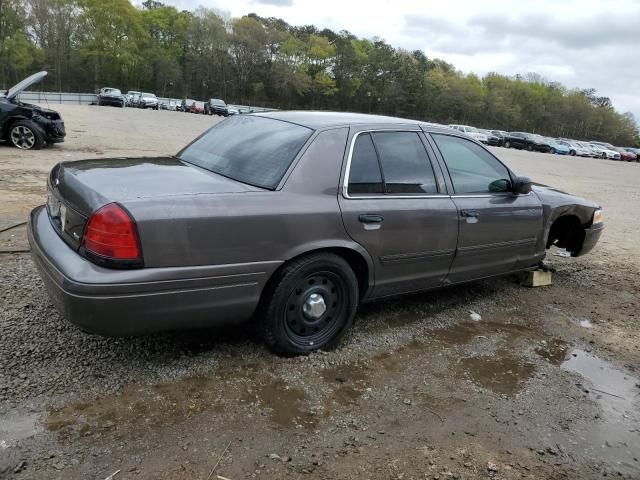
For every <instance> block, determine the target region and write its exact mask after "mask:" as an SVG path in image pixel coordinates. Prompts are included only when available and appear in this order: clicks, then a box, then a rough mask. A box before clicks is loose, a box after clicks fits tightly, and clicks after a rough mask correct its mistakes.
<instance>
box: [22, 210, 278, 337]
mask: <svg viewBox="0 0 640 480" xmlns="http://www.w3.org/2000/svg"><path fill="white" fill-rule="evenodd" d="M28 236H29V243H30V245H31V256H32V258H33V261H34V263H35V264H36V266H37V268H38V270H39V272H40V275H41V277H42V279H43V281H44V284H45V287H46V289H47V292H48V293H49V296H50V297H51V300H52V302H53V304H54V305H55V307H56V309H57V310H58V311H59V312H60V313H61V314H62V315H63V316H64V317H66V318H67V319H68V320H69V321H71V322H72V323H74V324H76V325H78V326H79V327H81V328H82V329H84V330H87V331H90V332H93V333H99V334H102V335H108V336H128V335H137V334H144V333H151V332H158V331H164V330H179V329H186V328H202V327H211V326H215V325H220V324H226V323H237V322H242V321H245V320H247V319H248V318H249V317H250V316H251V315H252V314H253V312H254V310H255V308H256V306H257V304H258V301H259V298H260V293H261V292H262V289H263V288H264V285H265V283H266V281H267V279H268V278H269V276H270V275H271V273H272V272H273V271H274V270H275V269H276V268H277V267H278V266H279V264H280V263H279V262H259V263H251V264H234V265H217V266H192V267H166V268H142V269H135V270H112V269H107V268H103V267H100V266H98V265H95V264H93V263H91V262H89V261H88V260H86V259H85V258H84V257H82V256H80V255H79V254H78V253H77V252H76V251H75V250H73V249H72V248H70V247H69V246H68V245H67V244H66V243H65V242H64V241H63V240H62V239H61V238H60V237H59V236H58V234H57V233H56V231H55V230H54V228H53V226H52V225H51V222H50V221H49V218H48V215H47V213H46V209H45V208H44V207H43V206H41V207H37V208H36V209H34V210H33V211H32V212H31V216H30V219H29V223H28Z"/></svg>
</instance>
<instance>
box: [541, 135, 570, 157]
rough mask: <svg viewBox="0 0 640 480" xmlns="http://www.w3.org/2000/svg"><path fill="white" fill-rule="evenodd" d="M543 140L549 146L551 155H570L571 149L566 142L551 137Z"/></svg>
mask: <svg viewBox="0 0 640 480" xmlns="http://www.w3.org/2000/svg"><path fill="white" fill-rule="evenodd" d="M542 140H543V141H544V142H545V143H546V144H548V145H549V153H552V154H557V155H569V152H570V151H571V148H570V147H569V145H567V144H566V142H562V141H558V140H556V139H555V138H551V137H542Z"/></svg>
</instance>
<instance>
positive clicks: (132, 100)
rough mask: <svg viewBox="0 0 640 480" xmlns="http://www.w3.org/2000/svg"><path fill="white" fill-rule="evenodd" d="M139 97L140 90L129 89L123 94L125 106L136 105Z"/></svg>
mask: <svg viewBox="0 0 640 480" xmlns="http://www.w3.org/2000/svg"><path fill="white" fill-rule="evenodd" d="M139 97H140V92H137V91H135V90H129V91H128V92H127V93H126V95H125V96H124V99H125V101H126V102H127V106H129V107H134V106H137V101H138V98H139Z"/></svg>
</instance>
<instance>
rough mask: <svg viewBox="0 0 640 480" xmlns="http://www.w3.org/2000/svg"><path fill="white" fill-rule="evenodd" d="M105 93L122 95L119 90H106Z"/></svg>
mask: <svg viewBox="0 0 640 480" xmlns="http://www.w3.org/2000/svg"><path fill="white" fill-rule="evenodd" d="M103 92H104V93H113V94H114V95H120V94H121V92H120V90H118V89H117V88H105V89H104V90H103Z"/></svg>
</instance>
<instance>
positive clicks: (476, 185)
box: [431, 133, 511, 193]
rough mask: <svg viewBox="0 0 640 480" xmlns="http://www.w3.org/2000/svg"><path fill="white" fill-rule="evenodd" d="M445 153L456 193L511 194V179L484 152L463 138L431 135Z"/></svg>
mask: <svg viewBox="0 0 640 480" xmlns="http://www.w3.org/2000/svg"><path fill="white" fill-rule="evenodd" d="M431 136H432V137H433V139H434V141H435V142H436V145H437V146H438V149H439V150H440V153H442V157H443V158H444V161H445V163H446V165H447V169H448V170H449V175H450V176H451V181H452V182H453V188H454V190H455V192H456V193H494V192H504V191H507V190H508V185H509V182H510V178H511V177H510V175H509V171H508V170H507V167H505V166H504V165H502V163H500V162H499V161H498V160H497V159H496V158H494V157H493V156H492V155H491V154H490V153H489V152H487V151H486V150H485V149H484V148H482V147H481V146H479V145H477V144H476V143H475V142H471V141H469V140H466V139H464V138H460V137H453V136H450V135H442V134H435V133H434V134H432V135H431Z"/></svg>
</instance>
